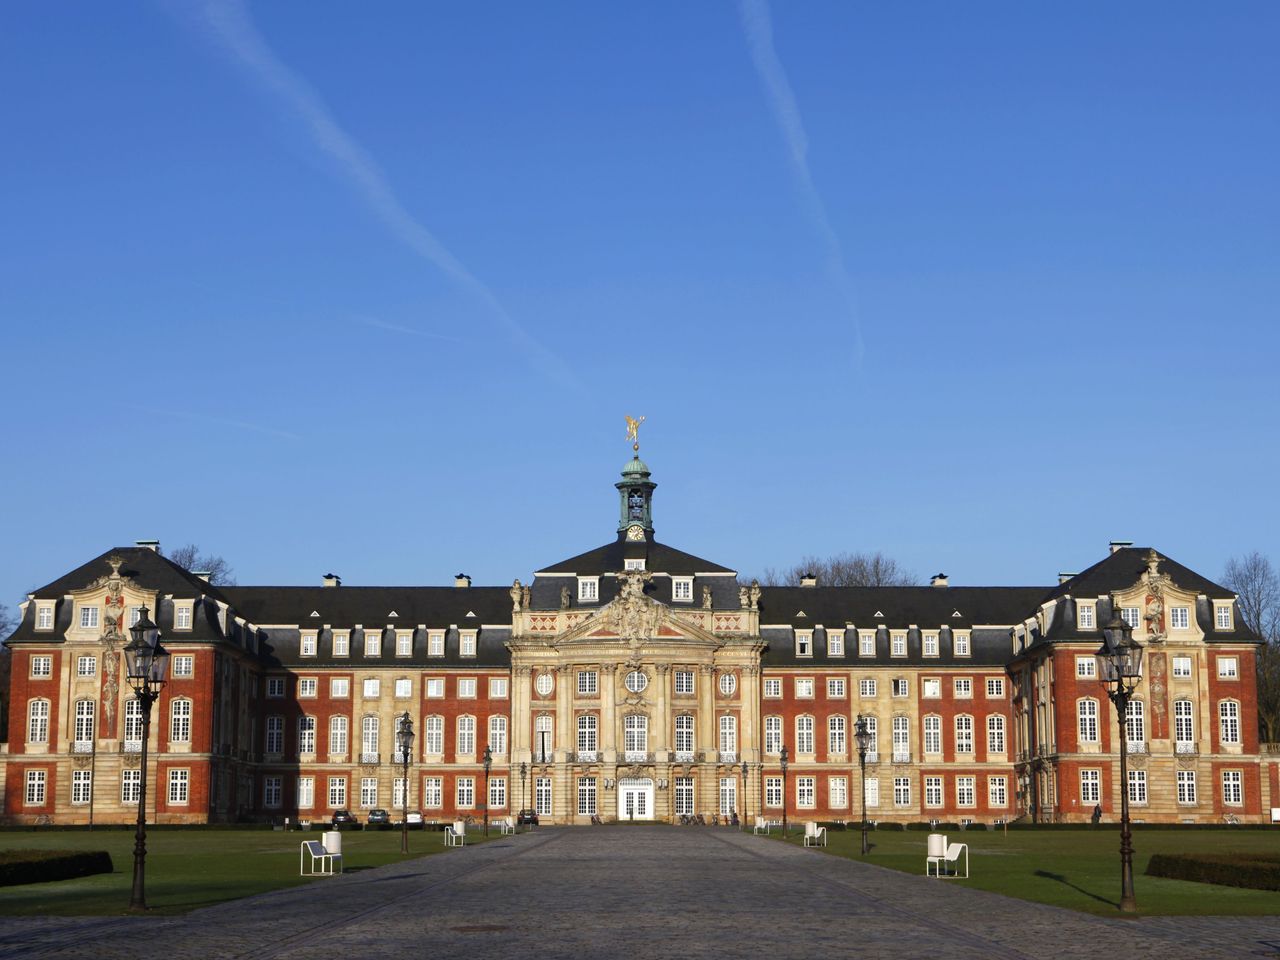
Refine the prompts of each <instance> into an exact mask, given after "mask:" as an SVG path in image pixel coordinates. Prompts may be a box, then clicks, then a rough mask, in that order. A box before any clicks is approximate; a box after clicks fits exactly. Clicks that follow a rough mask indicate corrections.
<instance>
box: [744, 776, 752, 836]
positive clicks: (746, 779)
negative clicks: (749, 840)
mask: <svg viewBox="0 0 1280 960" xmlns="http://www.w3.org/2000/svg"><path fill="white" fill-rule="evenodd" d="M750 782H751V764H749V763H747V761H746V759H745V758H744V759H743V761H742V831H743V833H745V832H746V830H747V802H748V799H749V798H750V796H751V792H750V791H749V790H748V789H747V784H748V783H750Z"/></svg>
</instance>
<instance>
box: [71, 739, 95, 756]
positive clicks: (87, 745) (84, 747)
mask: <svg viewBox="0 0 1280 960" xmlns="http://www.w3.org/2000/svg"><path fill="white" fill-rule="evenodd" d="M71 752H72V753H93V741H92V740H77V741H75V742H74V743H73V744H71Z"/></svg>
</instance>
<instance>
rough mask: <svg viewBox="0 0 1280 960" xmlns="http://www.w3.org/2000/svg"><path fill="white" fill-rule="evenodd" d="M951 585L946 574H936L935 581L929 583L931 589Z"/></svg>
mask: <svg viewBox="0 0 1280 960" xmlns="http://www.w3.org/2000/svg"><path fill="white" fill-rule="evenodd" d="M949 585H950V584H949V581H948V580H947V575H946V574H945V573H935V574H934V575H933V579H932V580H930V581H929V586H931V587H945V586H949Z"/></svg>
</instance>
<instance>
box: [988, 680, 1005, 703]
mask: <svg viewBox="0 0 1280 960" xmlns="http://www.w3.org/2000/svg"><path fill="white" fill-rule="evenodd" d="M986 680H987V683H986V688H987V699H988V700H1003V699H1004V677H987V678H986Z"/></svg>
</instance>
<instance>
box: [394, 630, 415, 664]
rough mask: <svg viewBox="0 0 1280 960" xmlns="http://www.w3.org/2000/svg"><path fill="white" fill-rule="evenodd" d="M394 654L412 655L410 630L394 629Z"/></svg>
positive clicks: (399, 655) (411, 632)
mask: <svg viewBox="0 0 1280 960" xmlns="http://www.w3.org/2000/svg"><path fill="white" fill-rule="evenodd" d="M396 656H397V657H411V656H413V631H412V630H397V631H396Z"/></svg>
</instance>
